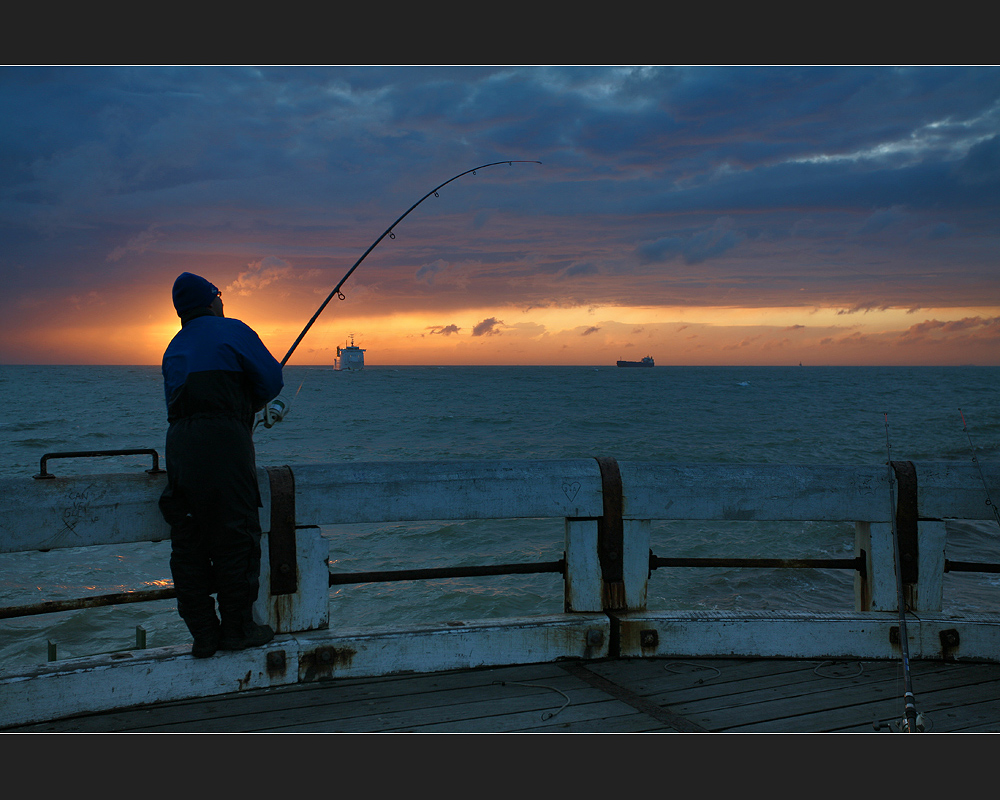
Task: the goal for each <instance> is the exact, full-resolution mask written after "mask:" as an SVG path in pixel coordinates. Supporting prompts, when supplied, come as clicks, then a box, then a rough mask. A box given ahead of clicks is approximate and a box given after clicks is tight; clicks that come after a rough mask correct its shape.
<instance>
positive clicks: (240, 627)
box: [219, 605, 274, 650]
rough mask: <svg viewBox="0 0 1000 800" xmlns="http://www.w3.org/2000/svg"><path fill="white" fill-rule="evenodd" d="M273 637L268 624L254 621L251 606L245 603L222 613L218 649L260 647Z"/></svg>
mask: <svg viewBox="0 0 1000 800" xmlns="http://www.w3.org/2000/svg"><path fill="white" fill-rule="evenodd" d="M273 638H274V631H273V630H271V626H270V625H260V624H259V623H257V622H254V619H253V606H252V605H246V606H243V607H241V608H240V609H239V610H238V611H236V612H234V613H232V614H229V613H226V612H225V611H224V612H223V614H222V632H221V636H220V638H219V649H220V650H245V649H246V648H248V647H260V646H261V645H262V644H267V643H268V642H269V641H271V639H273Z"/></svg>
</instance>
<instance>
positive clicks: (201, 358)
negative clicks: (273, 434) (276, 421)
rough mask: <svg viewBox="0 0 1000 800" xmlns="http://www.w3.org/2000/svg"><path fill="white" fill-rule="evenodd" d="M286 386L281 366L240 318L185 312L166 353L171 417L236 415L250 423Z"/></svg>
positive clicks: (165, 376)
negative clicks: (257, 412)
mask: <svg viewBox="0 0 1000 800" xmlns="http://www.w3.org/2000/svg"><path fill="white" fill-rule="evenodd" d="M283 386H284V382H283V380H282V377H281V365H280V364H279V363H278V362H277V360H275V358H274V356H272V355H271V354H270V352H268V350H267V348H266V347H265V346H264V343H263V342H261V340H260V338H259V337H258V336H257V334H256V333H254V332H253V330H252V329H251V328H250V327H249V326H248V325H246V324H244V323H242V322H240V321H239V320H238V319H230V318H228V317H217V316H215V315H214V314H213V313H211V311H209V310H208V309H205V311H204V313H201V314H197V315H185V317H184V320H183V327H182V328H181V330H180V331H179V332H178V333H177V335H176V336H174V338H173V340H172V341H171V342H170V344H169V345H168V347H167V350H166V352H165V353H164V354H163V389H164V394H165V396H166V401H167V419H168V421H169V422H175V421H177V420H180V419H186V418H197V417H218V416H225V417H235V418H237V419H240V420H245V421H247V422H248V424H249V423H252V421H253V415H254V413H255V412H256V411H258V410H259V409H261V408H262V407H263V406H264V405H265V404H266V403H267V402H268V401H270V400H273V399H274V398H275V397H277V396H278V393H279V392H280V391H281V389H282V387H283Z"/></svg>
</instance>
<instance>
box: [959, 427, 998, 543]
mask: <svg viewBox="0 0 1000 800" xmlns="http://www.w3.org/2000/svg"><path fill="white" fill-rule="evenodd" d="M958 413H959V414H960V415H961V417H962V430H963V431H965V435H966V436H967V437H968V439H969V449H970V450H972V463H973V464H975V465H976V468H977V469H978V470H979V480H981V481H982V482H983V491H984V492H986V505H988V506H989V507H990V510H992V511H993V516H994V517H996V521H997V524H998V525H1000V511H998V510H997V507H996V506H995V505H994V504H993V498H991V497H990V487H989V486H988V485H987V483H986V476H985V475H984V474H983V467H982V465H981V464H980V463H979V457H978V456H977V455H976V446H975V445H974V444H973V443H972V434H970V433H969V426H968V425H967V424H966V422H965V414H962V409H961V408H960V409H958Z"/></svg>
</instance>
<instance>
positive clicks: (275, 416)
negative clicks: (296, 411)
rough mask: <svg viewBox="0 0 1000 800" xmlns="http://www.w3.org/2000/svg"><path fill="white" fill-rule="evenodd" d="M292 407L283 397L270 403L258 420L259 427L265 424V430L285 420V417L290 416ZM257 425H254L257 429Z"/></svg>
mask: <svg viewBox="0 0 1000 800" xmlns="http://www.w3.org/2000/svg"><path fill="white" fill-rule="evenodd" d="M290 407H291V406H290V405H289V402H288V400H286V399H285V398H284V397H282V396H281V395H278V396H277V397H275V398H274V399H273V400H272V401H271V402H270V403H268V404H267V405H266V406H264V409H263V411H262V412H261V417H260V419H258V420H257V425H259V424H260V423H261V422H263V423H264V427H265V428H270V427H273V426H274V425H276V424H277V423H279V422H281V420H283V419H284V418H285V415H286V414H288V411H289V409H290ZM257 425H254V427H257Z"/></svg>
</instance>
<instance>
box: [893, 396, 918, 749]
mask: <svg viewBox="0 0 1000 800" xmlns="http://www.w3.org/2000/svg"><path fill="white" fill-rule="evenodd" d="M885 452H886V455H887V456H888V457H889V460H888V462H887V465H888V469H889V519H890V521H891V523H892V549H893V555H894V560H895V566H896V610H897V611H898V612H899V645H900V651H901V652H902V655H903V691H904V695H903V705H904V710H903V719H902V720H901V722H900V725H901V726H902V730H903V732H905V733H916V732H917V706H916V702H915V701H914V698H913V683H912V681H911V679H910V645H909V641H908V639H907V635H906V603H905V601H904V599H903V565H902V562H901V561H900V557H899V529H898V528H897V527H896V473H895V471H894V470H893V468H892V445H890V444H889V414H888V412H885Z"/></svg>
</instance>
